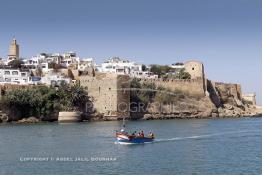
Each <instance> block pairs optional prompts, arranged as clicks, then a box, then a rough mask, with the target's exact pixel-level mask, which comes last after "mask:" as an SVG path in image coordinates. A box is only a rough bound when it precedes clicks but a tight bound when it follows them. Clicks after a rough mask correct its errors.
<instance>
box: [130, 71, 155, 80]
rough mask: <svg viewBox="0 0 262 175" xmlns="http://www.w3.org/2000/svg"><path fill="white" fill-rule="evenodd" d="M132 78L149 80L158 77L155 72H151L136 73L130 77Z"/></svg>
mask: <svg viewBox="0 0 262 175" xmlns="http://www.w3.org/2000/svg"><path fill="white" fill-rule="evenodd" d="M130 76H131V77H136V78H149V79H157V78H158V75H155V74H154V73H153V72H150V71H142V72H141V71H134V72H132V74H131V75H130Z"/></svg>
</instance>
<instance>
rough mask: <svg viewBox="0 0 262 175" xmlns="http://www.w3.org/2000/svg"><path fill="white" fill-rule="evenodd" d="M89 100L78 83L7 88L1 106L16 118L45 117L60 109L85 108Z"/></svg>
mask: <svg viewBox="0 0 262 175" xmlns="http://www.w3.org/2000/svg"><path fill="white" fill-rule="evenodd" d="M88 101H89V97H88V94H87V92H86V91H85V90H84V89H83V88H82V87H81V86H80V85H78V84H76V85H73V86H69V85H63V86H61V87H59V88H58V89H57V88H53V87H50V88H49V87H37V88H25V89H13V90H7V91H6V92H5V95H4V96H2V99H1V107H2V108H3V109H2V110H5V111H7V112H8V113H10V114H11V116H13V117H15V118H16V119H21V118H27V117H31V116H34V117H37V118H42V119H43V118H45V117H47V116H51V115H54V114H55V113H57V112H59V111H60V110H63V111H64V110H65V111H68V110H70V111H71V110H73V111H75V110H83V109H84V107H85V103H86V102H88ZM14 111H15V113H12V112H14Z"/></svg>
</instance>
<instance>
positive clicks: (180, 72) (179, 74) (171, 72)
mask: <svg viewBox="0 0 262 175" xmlns="http://www.w3.org/2000/svg"><path fill="white" fill-rule="evenodd" d="M177 64H182V63H177ZM150 71H151V72H153V73H154V74H156V75H158V76H159V77H160V78H174V79H190V78H191V75H190V74H189V73H188V72H186V70H185V69H184V68H182V69H174V68H172V67H170V66H167V65H164V66H163V65H151V68H150Z"/></svg>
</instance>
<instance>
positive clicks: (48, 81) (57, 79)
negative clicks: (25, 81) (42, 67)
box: [41, 73, 72, 86]
mask: <svg viewBox="0 0 262 175" xmlns="http://www.w3.org/2000/svg"><path fill="white" fill-rule="evenodd" d="M71 81H72V80H71V79H70V78H66V77H64V76H63V75H60V74H58V73H57V74H53V73H49V74H46V75H45V76H44V77H42V78H41V83H42V84H45V85H48V86H50V85H53V86H56V85H60V84H61V83H67V84H69V83H71Z"/></svg>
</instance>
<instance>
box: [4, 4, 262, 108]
mask: <svg viewBox="0 0 262 175" xmlns="http://www.w3.org/2000/svg"><path fill="white" fill-rule="evenodd" d="M26 2H27V3H24V2H23V3H22V2H20V1H16V3H11V2H8V1H3V2H1V7H0V8H1V11H0V21H1V22H0V24H1V26H2V28H1V32H0V57H4V58H6V57H7V55H8V47H9V45H10V42H11V40H12V37H13V36H14V35H15V36H16V38H17V40H18V43H19V45H20V55H21V57H29V58H30V57H31V56H34V55H36V54H38V53H41V52H51V53H56V52H66V51H71V50H73V51H76V52H77V53H78V55H79V56H80V57H93V58H94V59H95V60H96V61H97V62H99V63H100V62H102V61H103V60H105V59H107V58H109V57H112V56H119V57H121V58H129V59H132V60H134V61H137V62H139V63H143V64H168V65H170V64H172V63H174V62H180V61H186V60H188V59H196V60H199V61H202V62H203V63H204V65H205V70H206V71H205V72H206V75H207V77H208V78H210V79H213V80H217V81H224V82H235V83H240V84H241V85H242V88H243V91H244V92H247V93H248V92H254V91H255V92H256V93H257V102H258V104H261V103H262V90H261V89H262V87H261V86H262V85H261V83H259V78H260V77H259V74H261V73H262V70H261V69H260V65H261V63H262V61H261V56H262V53H261V51H260V50H261V49H260V46H261V44H262V35H261V34H262V25H261V24H260V22H259V20H260V19H261V17H262V12H261V10H260V9H261V7H262V3H261V2H260V1H256V0H254V1H251V2H250V1H249V2H248V1H245V0H240V1H236V0H232V1H229V2H228V1H224V0H222V1H219V2H217V1H206V0H202V1H198V2H195V1H192V0H191V1H190V0H187V1H183V2H182V1H165V2H164V3H163V2H160V1H158V2H156V1H155V2H151V1H132V2H131V1H129V2H122V1H115V0H114V1H110V2H107V1H99V2H98V1H96V2H95V1H81V0H78V1H67V2H62V1H55V2H53V1H38V2H34V1H30V0H27V1H26ZM10 9H12V12H10V11H9V10H10Z"/></svg>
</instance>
